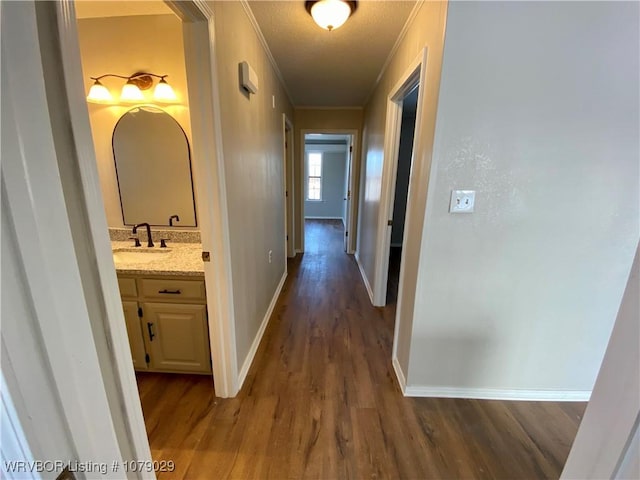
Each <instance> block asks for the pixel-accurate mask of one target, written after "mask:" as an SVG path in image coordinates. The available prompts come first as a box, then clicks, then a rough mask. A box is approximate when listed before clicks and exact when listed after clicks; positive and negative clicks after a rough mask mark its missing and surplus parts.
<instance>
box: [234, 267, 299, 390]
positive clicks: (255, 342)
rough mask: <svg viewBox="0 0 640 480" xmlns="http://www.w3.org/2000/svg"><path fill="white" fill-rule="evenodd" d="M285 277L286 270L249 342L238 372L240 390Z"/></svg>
mask: <svg viewBox="0 0 640 480" xmlns="http://www.w3.org/2000/svg"><path fill="white" fill-rule="evenodd" d="M286 279H287V272H284V273H283V274H282V278H281V279H280V283H279V284H278V287H277V288H276V291H275V293H274V294H273V298H272V299H271V303H270V304H269V308H267V313H265V315H264V318H263V319H262V323H261V324H260V328H259V329H258V333H257V334H256V337H255V338H254V339H253V343H252V344H251V348H250V349H249V353H248V354H247V357H246V358H245V360H244V363H243V364H242V368H241V369H240V373H239V374H238V391H240V390H242V385H243V384H244V381H245V380H246V378H247V373H248V372H249V369H250V368H251V364H252V363H253V359H254V358H255V356H256V352H257V351H258V347H259V346H260V341H261V340H262V337H263V335H264V331H265V330H266V329H267V325H269V319H271V314H272V313H273V309H274V308H275V307H276V303H278V298H280V293H281V292H282V287H284V282H285V280H286Z"/></svg>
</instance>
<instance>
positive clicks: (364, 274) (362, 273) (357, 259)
mask: <svg viewBox="0 0 640 480" xmlns="http://www.w3.org/2000/svg"><path fill="white" fill-rule="evenodd" d="M354 256H355V257H356V263H357V264H358V269H359V270H360V276H361V277H362V280H363V281H364V286H365V288H366V289H367V293H368V294H369V300H371V304H372V305H373V290H371V285H370V284H369V279H368V278H367V274H366V273H364V268H363V267H362V264H361V263H360V256H359V255H358V252H356V253H355V255H354Z"/></svg>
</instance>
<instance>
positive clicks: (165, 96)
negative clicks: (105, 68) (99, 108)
mask: <svg viewBox="0 0 640 480" xmlns="http://www.w3.org/2000/svg"><path fill="white" fill-rule="evenodd" d="M167 76H168V75H156V74H155V73H148V72H137V73H134V74H133V75H131V76H129V77H127V76H124V75H116V74H115V73H105V74H104V75H100V76H99V77H91V80H94V82H95V83H94V84H93V85H92V86H91V89H90V90H89V95H87V101H88V102H91V103H113V96H112V95H111V92H110V91H109V89H108V88H107V87H105V86H104V85H103V84H102V83H101V82H100V80H101V79H103V78H105V77H116V78H121V79H123V80H126V83H125V84H124V85H123V86H122V91H121V92H120V101H121V102H143V101H144V100H145V96H144V94H143V93H142V92H143V90H149V89H150V88H151V87H152V86H153V79H154V78H159V79H160V81H159V82H158V84H157V85H156V88H155V89H154V91H153V98H154V100H156V101H157V102H164V103H170V102H175V101H176V99H177V97H176V94H175V92H174V91H173V88H171V85H169V84H168V83H167V81H166V80H165V78H166V77H167Z"/></svg>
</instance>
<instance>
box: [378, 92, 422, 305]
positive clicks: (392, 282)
mask: <svg viewBox="0 0 640 480" xmlns="http://www.w3.org/2000/svg"><path fill="white" fill-rule="evenodd" d="M418 91H419V86H418V85H416V87H415V88H414V90H413V91H411V92H410V93H409V94H408V95H407V96H406V97H405V98H404V100H403V101H402V121H401V123H400V142H399V146H398V168H397V170H396V179H395V187H394V195H393V216H392V217H391V218H392V224H391V244H390V246H389V269H388V270H389V271H388V274H387V296H386V299H387V300H386V301H387V304H395V303H396V301H397V299H398V286H399V282H400V259H401V258H402V243H403V238H404V225H405V218H406V213H407V197H408V194H409V178H410V176H411V164H412V161H413V137H414V134H415V129H416V107H417V105H418Z"/></svg>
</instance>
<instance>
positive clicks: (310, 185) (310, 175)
mask: <svg viewBox="0 0 640 480" xmlns="http://www.w3.org/2000/svg"><path fill="white" fill-rule="evenodd" d="M307 161H308V165H307V200H322V153H320V152H313V153H310V154H309V156H308V157H307Z"/></svg>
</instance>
